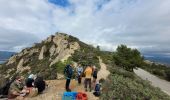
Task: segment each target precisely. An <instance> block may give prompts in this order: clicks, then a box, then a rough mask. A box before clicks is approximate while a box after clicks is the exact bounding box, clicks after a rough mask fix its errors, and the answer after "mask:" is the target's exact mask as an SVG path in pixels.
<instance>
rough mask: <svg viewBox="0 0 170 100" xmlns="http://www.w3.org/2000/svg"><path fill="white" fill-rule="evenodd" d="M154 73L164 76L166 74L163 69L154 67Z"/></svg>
mask: <svg viewBox="0 0 170 100" xmlns="http://www.w3.org/2000/svg"><path fill="white" fill-rule="evenodd" d="M152 73H153V74H155V75H158V76H164V74H165V73H164V71H163V70H159V69H153V71H152Z"/></svg>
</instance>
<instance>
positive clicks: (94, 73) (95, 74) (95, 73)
mask: <svg viewBox="0 0 170 100" xmlns="http://www.w3.org/2000/svg"><path fill="white" fill-rule="evenodd" d="M93 77H95V78H97V70H94V72H93Z"/></svg>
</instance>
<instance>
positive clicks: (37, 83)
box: [34, 77, 45, 93]
mask: <svg viewBox="0 0 170 100" xmlns="http://www.w3.org/2000/svg"><path fill="white" fill-rule="evenodd" d="M34 87H35V88H38V93H41V92H43V91H44V90H45V81H44V80H43V78H42V77H37V78H36V79H35V81H34Z"/></svg>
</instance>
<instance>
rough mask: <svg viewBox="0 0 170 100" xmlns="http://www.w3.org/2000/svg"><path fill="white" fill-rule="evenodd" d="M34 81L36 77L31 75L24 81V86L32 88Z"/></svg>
mask: <svg viewBox="0 0 170 100" xmlns="http://www.w3.org/2000/svg"><path fill="white" fill-rule="evenodd" d="M35 79H36V75H34V74H31V75H29V77H28V78H27V79H26V81H25V84H26V86H27V87H28V88H29V87H34V80H35Z"/></svg>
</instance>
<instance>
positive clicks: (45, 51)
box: [0, 33, 99, 79]
mask: <svg viewBox="0 0 170 100" xmlns="http://www.w3.org/2000/svg"><path fill="white" fill-rule="evenodd" d="M96 50H97V49H96V48H94V47H93V46H90V45H87V44H85V43H83V42H81V41H79V40H78V39H77V38H75V37H73V36H70V35H67V34H64V33H56V34H55V35H51V36H50V37H48V38H47V39H46V40H43V41H42V42H41V43H35V44H34V45H33V46H32V47H29V48H25V49H23V50H22V51H21V52H19V53H17V54H15V55H13V56H12V57H11V58H10V59H9V60H8V61H7V62H6V63H5V64H3V65H2V66H1V67H0V77H5V78H9V77H11V76H13V75H14V74H15V73H19V74H20V75H23V76H28V74H29V73H34V74H37V75H39V76H42V77H44V78H45V79H57V78H58V76H57V74H59V73H61V74H62V72H63V68H64V66H65V65H66V64H68V63H70V62H75V64H76V63H81V64H84V65H85V64H95V65H96V66H97V67H99V61H98V58H97V53H96Z"/></svg>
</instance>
